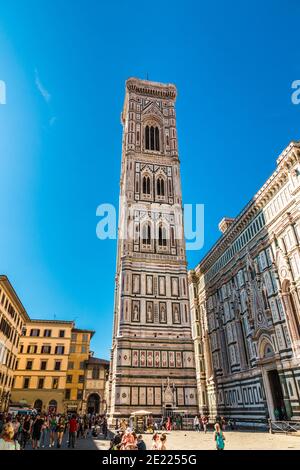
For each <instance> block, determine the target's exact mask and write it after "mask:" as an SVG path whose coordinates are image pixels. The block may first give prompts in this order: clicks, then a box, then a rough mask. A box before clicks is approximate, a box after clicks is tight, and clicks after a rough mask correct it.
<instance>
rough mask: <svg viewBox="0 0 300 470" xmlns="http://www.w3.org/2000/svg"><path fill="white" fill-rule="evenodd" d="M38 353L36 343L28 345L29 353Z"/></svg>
mask: <svg viewBox="0 0 300 470" xmlns="http://www.w3.org/2000/svg"><path fill="white" fill-rule="evenodd" d="M36 353H37V346H36V345H34V344H30V345H29V346H28V347H27V354H36Z"/></svg>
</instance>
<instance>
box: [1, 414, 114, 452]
mask: <svg viewBox="0 0 300 470" xmlns="http://www.w3.org/2000/svg"><path fill="white" fill-rule="evenodd" d="M100 433H101V434H103V435H104V438H105V439H106V438H107V433H108V427H107V420H106V418H105V416H98V415H83V416H79V415H77V414H56V413H36V414H27V415H22V414H16V415H12V414H9V413H2V414H1V415H0V450H5V449H7V450H20V449H25V448H26V447H29V446H31V447H32V449H39V448H45V447H46V446H48V447H56V448H57V449H60V448H61V447H62V444H63V438H64V436H65V435H67V441H66V442H67V447H69V448H72V449H74V448H75V445H76V440H77V439H86V438H87V437H88V436H89V435H93V436H94V437H97V436H98V435H99V434H100Z"/></svg>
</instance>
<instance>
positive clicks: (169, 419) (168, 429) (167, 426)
mask: <svg viewBox="0 0 300 470" xmlns="http://www.w3.org/2000/svg"><path fill="white" fill-rule="evenodd" d="M166 430H167V431H172V422H171V418H170V416H169V417H168V419H167V425H166Z"/></svg>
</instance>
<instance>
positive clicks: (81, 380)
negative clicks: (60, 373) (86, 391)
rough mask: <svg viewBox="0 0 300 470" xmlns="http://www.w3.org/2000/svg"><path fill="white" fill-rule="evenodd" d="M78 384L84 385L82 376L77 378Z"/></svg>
mask: <svg viewBox="0 0 300 470" xmlns="http://www.w3.org/2000/svg"><path fill="white" fill-rule="evenodd" d="M78 382H79V383H80V384H83V383H84V375H79V377H78Z"/></svg>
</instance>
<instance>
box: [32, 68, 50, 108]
mask: <svg viewBox="0 0 300 470" xmlns="http://www.w3.org/2000/svg"><path fill="white" fill-rule="evenodd" d="M34 75H35V84H36V86H37V89H38V90H39V92H40V94H41V95H42V97H43V98H44V100H45V101H46V103H49V101H50V100H51V95H50V93H49V91H48V90H47V89H46V88H45V87H44V85H43V84H42V82H41V79H40V76H39V72H38V70H37V69H35V71H34Z"/></svg>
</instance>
